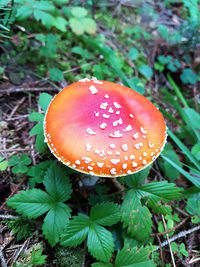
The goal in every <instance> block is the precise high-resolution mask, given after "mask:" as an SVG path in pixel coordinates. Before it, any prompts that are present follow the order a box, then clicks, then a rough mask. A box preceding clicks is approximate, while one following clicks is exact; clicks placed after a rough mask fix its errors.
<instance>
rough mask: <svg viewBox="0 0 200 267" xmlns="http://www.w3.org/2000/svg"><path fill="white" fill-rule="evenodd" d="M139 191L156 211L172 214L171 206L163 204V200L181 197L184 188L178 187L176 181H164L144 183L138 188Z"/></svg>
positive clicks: (167, 200)
mask: <svg viewBox="0 0 200 267" xmlns="http://www.w3.org/2000/svg"><path fill="white" fill-rule="evenodd" d="M138 191H139V192H140V194H141V195H142V197H143V198H144V200H145V203H146V205H148V206H149V207H150V208H152V209H153V210H154V211H155V212H157V213H161V214H171V207H170V206H167V205H162V202H169V201H170V200H173V199H177V200H178V199H180V197H181V193H180V192H181V191H182V189H181V188H178V187H176V186H175V184H174V183H168V182H167V181H162V182H152V183H150V184H143V185H142V186H140V187H139V188H138Z"/></svg>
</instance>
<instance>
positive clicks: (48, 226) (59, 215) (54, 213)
mask: <svg viewBox="0 0 200 267" xmlns="http://www.w3.org/2000/svg"><path fill="white" fill-rule="evenodd" d="M70 212H71V209H70V208H69V207H68V206H67V205H65V204H63V203H57V204H56V205H55V206H54V208H53V209H51V210H50V211H49V212H48V213H47V215H46V217H45V218H44V224H43V226H42V230H43V234H44V236H45V238H46V239H47V240H48V242H49V243H50V244H51V246H52V247H53V246H55V244H56V243H57V242H58V241H59V237H60V235H61V234H62V232H63V229H64V227H65V225H66V224H67V223H68V221H69V217H70Z"/></svg>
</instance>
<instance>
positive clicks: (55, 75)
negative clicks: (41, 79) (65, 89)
mask: <svg viewBox="0 0 200 267" xmlns="http://www.w3.org/2000/svg"><path fill="white" fill-rule="evenodd" d="M49 77H50V79H51V80H52V81H54V82H59V81H61V80H63V78H64V74H63V72H62V71H61V70H59V69H57V68H51V69H50V70H49Z"/></svg>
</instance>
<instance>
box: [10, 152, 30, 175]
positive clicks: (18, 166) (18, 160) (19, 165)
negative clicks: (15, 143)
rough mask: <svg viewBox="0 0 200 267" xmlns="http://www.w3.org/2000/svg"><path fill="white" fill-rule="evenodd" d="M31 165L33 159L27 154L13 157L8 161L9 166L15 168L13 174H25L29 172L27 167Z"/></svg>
mask: <svg viewBox="0 0 200 267" xmlns="http://www.w3.org/2000/svg"><path fill="white" fill-rule="evenodd" d="M29 164H31V159H30V158H29V157H28V155H27V154H21V156H12V158H11V159H10V160H9V161H8V165H9V166H14V167H13V168H12V172H13V173H25V172H27V171H28V168H27V167H26V165H29Z"/></svg>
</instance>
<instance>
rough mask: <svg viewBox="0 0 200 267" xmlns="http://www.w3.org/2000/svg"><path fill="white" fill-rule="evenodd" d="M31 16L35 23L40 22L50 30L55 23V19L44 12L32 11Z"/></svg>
mask: <svg viewBox="0 0 200 267" xmlns="http://www.w3.org/2000/svg"><path fill="white" fill-rule="evenodd" d="M33 15H34V17H35V19H36V20H37V21H40V20H41V22H42V24H43V25H44V26H45V27H47V28H51V27H52V26H53V25H54V23H55V18H54V17H53V16H52V15H50V14H49V13H47V12H45V11H42V10H34V11H33Z"/></svg>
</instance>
